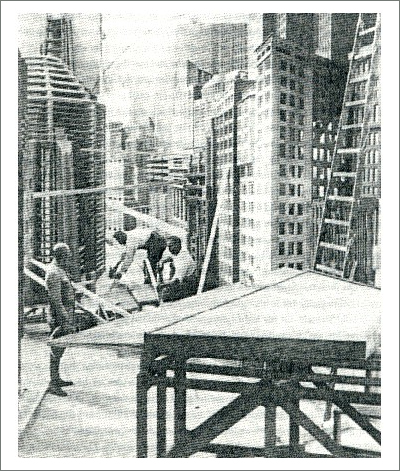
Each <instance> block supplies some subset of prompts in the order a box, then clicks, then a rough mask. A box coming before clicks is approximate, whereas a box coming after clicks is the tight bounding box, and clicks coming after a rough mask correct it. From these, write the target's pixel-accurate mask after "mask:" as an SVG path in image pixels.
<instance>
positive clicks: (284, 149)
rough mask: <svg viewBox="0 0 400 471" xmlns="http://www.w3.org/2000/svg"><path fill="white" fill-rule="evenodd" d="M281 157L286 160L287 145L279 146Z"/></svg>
mask: <svg viewBox="0 0 400 471" xmlns="http://www.w3.org/2000/svg"><path fill="white" fill-rule="evenodd" d="M279 156H280V158H281V159H284V158H285V157H286V146H285V144H280V145H279Z"/></svg>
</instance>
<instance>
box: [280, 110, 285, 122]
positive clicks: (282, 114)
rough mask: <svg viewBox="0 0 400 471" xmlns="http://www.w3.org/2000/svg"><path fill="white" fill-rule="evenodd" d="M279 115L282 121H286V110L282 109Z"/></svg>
mask: <svg viewBox="0 0 400 471" xmlns="http://www.w3.org/2000/svg"><path fill="white" fill-rule="evenodd" d="M279 117H280V120H281V121H286V110H280V111H279Z"/></svg>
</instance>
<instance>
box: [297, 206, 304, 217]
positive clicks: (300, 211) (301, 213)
mask: <svg viewBox="0 0 400 471" xmlns="http://www.w3.org/2000/svg"><path fill="white" fill-rule="evenodd" d="M303 211H304V206H303V205H302V204H298V205H297V214H298V215H299V216H302V215H303Z"/></svg>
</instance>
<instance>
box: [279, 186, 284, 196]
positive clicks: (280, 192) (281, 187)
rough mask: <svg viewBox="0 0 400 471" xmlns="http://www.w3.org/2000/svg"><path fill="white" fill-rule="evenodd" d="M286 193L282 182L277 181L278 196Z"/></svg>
mask: <svg viewBox="0 0 400 471" xmlns="http://www.w3.org/2000/svg"><path fill="white" fill-rule="evenodd" d="M285 195H286V188H285V184H284V183H279V196H285Z"/></svg>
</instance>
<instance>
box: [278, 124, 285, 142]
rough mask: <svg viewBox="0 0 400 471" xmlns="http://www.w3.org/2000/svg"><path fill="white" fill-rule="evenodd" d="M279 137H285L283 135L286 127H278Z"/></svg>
mask: <svg viewBox="0 0 400 471" xmlns="http://www.w3.org/2000/svg"><path fill="white" fill-rule="evenodd" d="M279 137H280V139H285V137H286V128H285V126H281V127H280V129H279Z"/></svg>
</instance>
